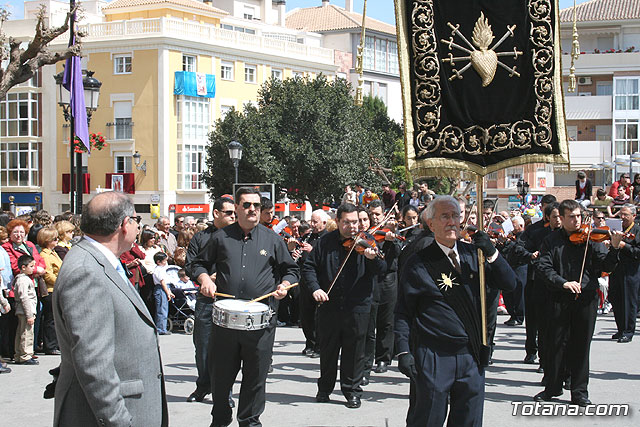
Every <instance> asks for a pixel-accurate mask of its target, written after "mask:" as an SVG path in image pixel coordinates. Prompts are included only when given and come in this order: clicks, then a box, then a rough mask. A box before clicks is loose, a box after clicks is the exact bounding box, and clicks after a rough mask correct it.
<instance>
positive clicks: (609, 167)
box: [598, 162, 616, 190]
mask: <svg viewBox="0 0 640 427" xmlns="http://www.w3.org/2000/svg"><path fill="white" fill-rule="evenodd" d="M598 166H601V167H602V177H603V178H602V181H603V186H604V190H606V189H607V178H606V174H607V170H614V169H615V168H616V165H615V164H613V162H602V163H600V164H599V165H598Z"/></svg>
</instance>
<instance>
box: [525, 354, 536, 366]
mask: <svg viewBox="0 0 640 427" xmlns="http://www.w3.org/2000/svg"><path fill="white" fill-rule="evenodd" d="M523 362H524V363H526V364H527V365H535V364H536V355H535V354H527V356H526V357H525V358H524V361H523Z"/></svg>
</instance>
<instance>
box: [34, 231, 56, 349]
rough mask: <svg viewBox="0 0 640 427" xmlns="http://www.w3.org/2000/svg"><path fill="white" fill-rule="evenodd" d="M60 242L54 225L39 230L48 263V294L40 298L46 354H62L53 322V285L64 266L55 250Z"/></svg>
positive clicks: (39, 240)
mask: <svg viewBox="0 0 640 427" xmlns="http://www.w3.org/2000/svg"><path fill="white" fill-rule="evenodd" d="M57 244H58V231H57V230H56V229H55V228H53V227H44V228H42V229H41V230H40V231H39V232H38V245H39V246H40V247H41V248H42V251H41V252H40V255H41V256H42V259H44V262H45V264H46V268H45V272H44V276H43V277H44V282H45V285H46V287H47V295H46V296H43V297H41V298H40V301H41V302H42V328H41V330H42V343H43V345H42V348H43V350H44V353H45V354H54V355H58V354H60V350H59V349H58V340H57V338H56V327H55V324H54V322H53V309H52V306H51V299H52V298H53V286H54V285H55V283H56V279H57V278H58V272H59V271H60V267H62V259H60V257H59V256H58V254H57V253H56V252H55V250H54V248H55V247H56V245H57Z"/></svg>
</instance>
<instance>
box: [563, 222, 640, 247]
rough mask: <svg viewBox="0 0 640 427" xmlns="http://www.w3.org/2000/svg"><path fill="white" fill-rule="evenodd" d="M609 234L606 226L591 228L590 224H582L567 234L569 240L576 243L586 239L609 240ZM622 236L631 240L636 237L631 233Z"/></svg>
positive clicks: (594, 240)
mask: <svg viewBox="0 0 640 427" xmlns="http://www.w3.org/2000/svg"><path fill="white" fill-rule="evenodd" d="M611 235H612V232H611V229H610V228H609V227H607V226H603V227H600V228H593V227H592V226H591V225H588V224H583V225H581V226H580V228H579V229H578V230H576V231H574V232H573V233H572V234H571V235H570V236H569V240H570V241H571V243H574V244H576V245H580V244H583V243H586V242H587V240H590V241H592V242H597V243H601V242H605V241H608V240H610V239H611ZM622 238H623V239H627V240H633V239H635V238H636V236H635V234H633V233H623V235H622Z"/></svg>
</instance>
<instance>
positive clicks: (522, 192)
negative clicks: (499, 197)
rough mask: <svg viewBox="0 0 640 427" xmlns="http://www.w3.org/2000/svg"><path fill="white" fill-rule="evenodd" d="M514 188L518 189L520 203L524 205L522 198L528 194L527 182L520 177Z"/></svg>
mask: <svg viewBox="0 0 640 427" xmlns="http://www.w3.org/2000/svg"><path fill="white" fill-rule="evenodd" d="M516 188H517V189H518V195H519V196H520V197H522V204H523V205H524V198H525V197H527V194H529V183H528V182H527V181H525V180H524V179H522V178H520V179H519V180H518V183H517V184H516Z"/></svg>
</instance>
